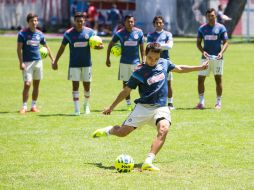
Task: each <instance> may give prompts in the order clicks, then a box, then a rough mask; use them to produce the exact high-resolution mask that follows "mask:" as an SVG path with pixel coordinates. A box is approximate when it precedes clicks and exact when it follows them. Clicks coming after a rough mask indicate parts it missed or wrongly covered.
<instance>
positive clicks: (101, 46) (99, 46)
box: [94, 43, 104, 49]
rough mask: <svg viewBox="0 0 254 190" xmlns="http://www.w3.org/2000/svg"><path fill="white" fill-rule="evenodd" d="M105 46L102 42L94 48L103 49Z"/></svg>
mask: <svg viewBox="0 0 254 190" xmlns="http://www.w3.org/2000/svg"><path fill="white" fill-rule="evenodd" d="M103 48H104V46H103V44H102V43H101V44H100V45H98V46H95V47H94V49H103Z"/></svg>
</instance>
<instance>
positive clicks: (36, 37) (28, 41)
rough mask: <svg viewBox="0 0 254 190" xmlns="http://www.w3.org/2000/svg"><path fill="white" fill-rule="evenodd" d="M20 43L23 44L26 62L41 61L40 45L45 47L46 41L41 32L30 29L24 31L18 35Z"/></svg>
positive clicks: (23, 54)
mask: <svg viewBox="0 0 254 190" xmlns="http://www.w3.org/2000/svg"><path fill="white" fill-rule="evenodd" d="M18 42H19V43H23V47H22V56H23V61H24V62H30V61H36V60H40V59H41V55H40V51H39V49H40V44H42V45H45V44H46V40H45V38H44V35H43V33H42V32H41V31H40V30H37V29H36V30H35V32H32V31H31V30H30V29H29V28H26V29H23V30H21V31H20V32H19V33H18Z"/></svg>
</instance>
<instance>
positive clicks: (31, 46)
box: [17, 13, 54, 114]
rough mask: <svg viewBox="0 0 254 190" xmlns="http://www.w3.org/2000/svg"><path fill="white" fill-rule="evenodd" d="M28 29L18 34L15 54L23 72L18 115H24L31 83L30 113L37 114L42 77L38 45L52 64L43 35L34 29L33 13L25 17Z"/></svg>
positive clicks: (34, 16)
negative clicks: (41, 46)
mask: <svg viewBox="0 0 254 190" xmlns="http://www.w3.org/2000/svg"><path fill="white" fill-rule="evenodd" d="M26 20H27V23H28V27H27V28H25V29H23V30H21V31H20V32H19V33H18V40H17V54H18V59H19V68H20V70H22V72H23V80H24V87H23V106H22V108H21V109H20V113H21V114H24V113H26V112H27V111H28V110H27V101H28V97H29V89H30V86H31V84H32V83H33V92H32V105H31V110H30V111H32V112H38V111H39V110H38V108H37V106H36V101H37V99H38V96H39V85H40V80H41V79H42V76H43V65H42V60H41V56H40V52H39V49H40V44H41V45H43V46H45V47H46V48H47V50H48V54H49V57H50V59H51V61H52V63H53V60H54V58H53V56H52V54H51V51H50V49H49V47H48V45H47V44H46V40H45V38H44V34H43V33H42V32H41V31H39V30H38V29H37V28H36V27H37V26H38V16H37V15H36V14H34V13H29V14H28V15H27V17H26Z"/></svg>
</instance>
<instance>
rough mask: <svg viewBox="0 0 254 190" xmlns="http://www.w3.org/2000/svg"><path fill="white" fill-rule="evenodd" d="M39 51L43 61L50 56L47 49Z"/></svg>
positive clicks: (42, 48)
mask: <svg viewBox="0 0 254 190" xmlns="http://www.w3.org/2000/svg"><path fill="white" fill-rule="evenodd" d="M39 51H40V55H41V58H42V59H45V58H46V57H47V56H48V49H47V48H46V47H41V48H40V50H39Z"/></svg>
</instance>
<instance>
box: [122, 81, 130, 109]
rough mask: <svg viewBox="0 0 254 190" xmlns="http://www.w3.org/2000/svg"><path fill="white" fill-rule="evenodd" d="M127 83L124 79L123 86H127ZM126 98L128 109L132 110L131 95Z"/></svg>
mask: <svg viewBox="0 0 254 190" xmlns="http://www.w3.org/2000/svg"><path fill="white" fill-rule="evenodd" d="M126 83H127V81H123V88H125V87H126ZM125 100H126V104H127V109H128V111H131V110H132V107H131V95H128V96H127V97H126V98H125Z"/></svg>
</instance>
